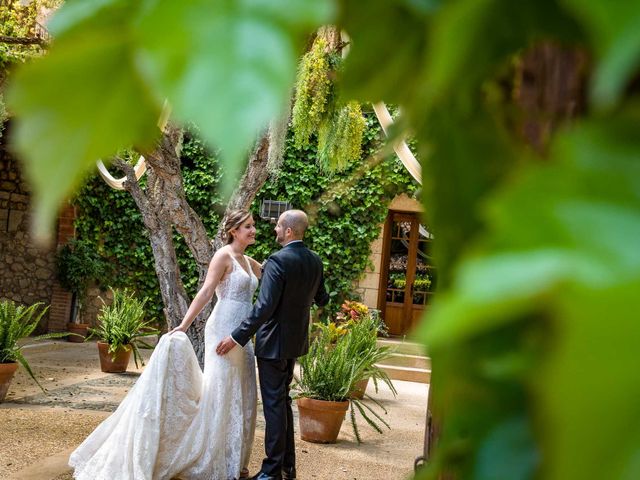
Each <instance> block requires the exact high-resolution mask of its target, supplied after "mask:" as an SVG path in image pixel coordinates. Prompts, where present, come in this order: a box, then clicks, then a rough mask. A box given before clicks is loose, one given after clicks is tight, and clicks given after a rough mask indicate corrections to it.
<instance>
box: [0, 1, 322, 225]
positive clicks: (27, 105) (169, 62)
mask: <svg viewBox="0 0 640 480" xmlns="http://www.w3.org/2000/svg"><path fill="white" fill-rule="evenodd" d="M86 3H87V2H81V1H69V2H66V3H65V4H64V6H63V7H62V8H60V10H58V12H57V13H56V15H55V17H54V18H53V19H52V21H51V23H50V28H51V32H52V34H53V36H54V38H55V42H54V43H53V44H52V47H51V49H50V51H49V53H48V55H46V56H45V57H44V58H42V59H41V60H39V61H37V62H32V63H31V64H29V65H27V66H25V67H24V68H22V69H20V70H19V71H18V72H16V78H15V81H14V82H12V85H11V88H10V89H9V91H8V97H7V100H8V101H9V104H10V106H11V109H12V111H14V112H15V113H16V115H17V119H16V127H15V144H16V148H17V149H18V151H19V152H20V153H21V154H22V155H23V157H24V159H25V170H26V172H27V174H28V175H29V177H30V178H31V181H32V184H33V187H34V191H35V205H34V207H35V226H36V229H37V232H38V233H39V234H41V235H44V234H47V233H49V232H50V230H51V226H52V223H53V219H54V217H55V212H56V210H57V206H58V205H59V204H60V202H61V201H62V200H63V199H64V198H65V197H68V196H69V195H70V194H71V193H72V192H73V190H74V189H75V188H76V187H77V186H78V184H79V182H80V181H81V179H82V178H83V176H84V174H85V172H86V171H87V170H88V169H89V167H90V166H91V165H93V163H94V162H95V160H96V159H97V158H103V157H109V156H111V155H113V154H115V153H116V152H117V151H119V150H120V149H122V148H126V147H127V146H129V145H136V146H137V147H138V148H139V149H142V150H144V149H145V148H149V147H151V146H152V145H153V140H154V138H155V137H156V136H157V134H158V130H157V127H156V123H157V120H158V117H159V114H160V111H161V108H162V106H163V104H164V102H165V100H166V101H167V102H168V105H169V106H170V108H171V109H172V112H173V113H174V114H175V116H176V119H177V120H178V121H182V122H184V123H190V122H194V123H196V124H197V125H198V126H199V128H200V129H201V132H202V136H203V138H205V139H206V140H207V141H208V142H209V144H210V145H215V146H217V147H219V148H221V149H222V151H223V154H224V155H223V157H222V158H223V161H224V162H225V163H224V165H225V168H226V170H227V171H228V172H230V175H229V177H228V182H227V183H225V184H223V185H222V186H223V187H224V188H225V189H226V191H230V189H231V187H232V186H233V184H234V182H235V179H236V177H237V175H234V173H238V172H240V171H241V169H242V163H243V162H242V159H243V157H244V155H245V154H246V152H247V150H248V149H249V148H250V147H251V144H252V143H253V141H254V140H255V137H256V136H257V135H258V133H259V131H260V130H261V129H263V128H264V127H265V125H266V124H267V122H268V121H269V120H270V119H271V118H273V117H275V116H277V115H278V114H280V113H281V111H282V110H283V108H284V105H285V104H286V99H287V96H288V95H289V91H290V84H291V83H292V82H293V79H294V76H295V69H296V62H297V55H298V54H299V52H300V50H301V48H302V45H303V43H304V37H305V35H306V33H307V32H309V31H312V30H313V29H315V28H317V27H318V26H319V25H320V24H321V23H322V22H325V21H328V20H330V19H331V16H332V12H333V3H332V2H330V1H328V0H296V1H294V2H284V1H282V0H279V1H271V2H264V1H262V0H251V1H249V2H242V3H237V2H214V3H212V2H209V1H205V0H198V1H193V2H173V1H167V0H164V1H155V2H151V3H140V2H128V1H125V0H104V1H101V2H91V3H93V4H92V5H87V4H86ZM185 59H189V60H188V61H185ZM43 79H46V81H43ZM239 99H242V100H241V103H239ZM116 126H117V128H116ZM33 138H38V141H37V142H34V141H32V140H33Z"/></svg>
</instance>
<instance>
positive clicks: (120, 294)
mask: <svg viewBox="0 0 640 480" xmlns="http://www.w3.org/2000/svg"><path fill="white" fill-rule="evenodd" d="M111 291H112V292H113V302H112V303H111V305H107V304H106V303H105V302H104V300H102V303H103V307H102V310H101V311H100V314H99V315H98V321H99V325H98V327H97V328H91V329H89V331H90V333H91V335H90V337H93V336H97V337H98V338H100V339H101V340H102V341H103V342H105V343H108V344H109V353H110V354H112V355H113V356H115V353H116V352H117V351H118V350H119V349H122V348H123V349H125V350H129V349H132V350H133V358H134V361H135V363H136V367H137V366H138V360H139V361H140V363H141V364H142V365H144V361H143V359H142V356H141V355H140V352H139V351H138V349H139V348H153V346H152V345H150V344H148V343H146V342H145V341H144V340H142V339H143V338H144V337H151V336H154V335H158V334H159V333H160V331H159V330H156V329H155V328H153V326H152V324H153V320H145V311H144V306H145V304H146V303H147V300H146V299H144V300H138V299H137V298H136V297H135V295H134V293H133V292H132V291H130V290H127V289H122V290H120V289H111Z"/></svg>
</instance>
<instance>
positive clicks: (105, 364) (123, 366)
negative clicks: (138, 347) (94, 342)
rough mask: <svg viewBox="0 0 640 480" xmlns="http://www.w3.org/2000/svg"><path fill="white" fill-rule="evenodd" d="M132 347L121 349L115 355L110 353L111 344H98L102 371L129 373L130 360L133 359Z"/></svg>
mask: <svg viewBox="0 0 640 480" xmlns="http://www.w3.org/2000/svg"><path fill="white" fill-rule="evenodd" d="M131 351H132V349H131V347H129V348H128V349H126V348H125V347H120V348H118V350H116V352H115V354H112V353H109V344H108V343H105V342H98V353H99V354H100V369H101V370H102V371H103V372H107V373H122V372H126V371H127V367H128V366H129V358H131Z"/></svg>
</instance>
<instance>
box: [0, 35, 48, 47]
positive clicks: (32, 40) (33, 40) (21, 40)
mask: <svg viewBox="0 0 640 480" xmlns="http://www.w3.org/2000/svg"><path fill="white" fill-rule="evenodd" d="M0 43H10V44H13V45H40V46H41V47H44V46H45V45H46V44H47V42H46V41H45V40H44V39H42V38H40V37H7V36H6V35H0Z"/></svg>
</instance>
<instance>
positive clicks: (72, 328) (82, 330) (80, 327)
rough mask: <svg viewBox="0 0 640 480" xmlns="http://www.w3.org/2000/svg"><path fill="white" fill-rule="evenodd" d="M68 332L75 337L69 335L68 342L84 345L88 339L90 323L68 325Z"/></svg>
mask: <svg viewBox="0 0 640 480" xmlns="http://www.w3.org/2000/svg"><path fill="white" fill-rule="evenodd" d="M67 331H68V332H69V333H73V334H75V335H69V336H68V337H67V340H68V341H70V342H73V343H82V342H84V340H85V338H87V332H88V331H89V324H88V323H67Z"/></svg>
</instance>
